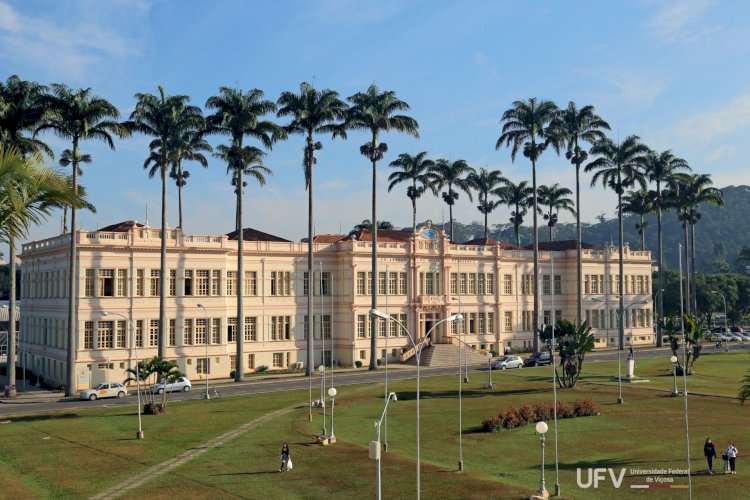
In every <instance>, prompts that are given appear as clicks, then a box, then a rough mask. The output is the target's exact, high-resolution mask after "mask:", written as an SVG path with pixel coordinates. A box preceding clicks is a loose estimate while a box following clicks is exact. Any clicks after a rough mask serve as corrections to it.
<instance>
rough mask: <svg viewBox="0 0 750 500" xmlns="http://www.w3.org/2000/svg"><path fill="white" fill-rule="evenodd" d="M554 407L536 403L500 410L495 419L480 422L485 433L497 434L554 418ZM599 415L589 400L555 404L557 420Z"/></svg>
mask: <svg viewBox="0 0 750 500" xmlns="http://www.w3.org/2000/svg"><path fill="white" fill-rule="evenodd" d="M554 410H555V405H554V404H552V403H550V402H548V401H537V402H536V403H533V404H531V405H528V404H527V405H523V406H521V407H519V408H501V409H500V411H499V412H498V413H497V416H496V417H491V418H488V419H485V420H482V429H483V430H484V431H485V432H499V431H500V430H502V429H515V428H517V427H523V426H524V425H528V424H533V423H536V422H539V421H542V420H545V421H548V420H551V419H552V418H554ZM592 415H599V406H598V405H597V404H596V403H594V401H592V400H590V399H583V400H578V401H573V402H572V403H567V402H563V401H558V402H557V418H558V419H563V418H574V417H588V416H592Z"/></svg>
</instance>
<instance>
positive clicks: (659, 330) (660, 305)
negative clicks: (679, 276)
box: [656, 182, 664, 347]
mask: <svg viewBox="0 0 750 500" xmlns="http://www.w3.org/2000/svg"><path fill="white" fill-rule="evenodd" d="M656 232H657V235H656V239H657V243H656V244H657V246H658V248H657V249H656V260H657V262H658V263H659V289H658V290H657V291H656V295H657V304H656V307H657V310H658V314H657V317H656V322H657V325H656V347H661V346H662V345H663V340H662V336H663V335H664V292H663V291H662V290H664V263H663V261H662V234H661V190H660V185H659V183H658V182H657V183H656Z"/></svg>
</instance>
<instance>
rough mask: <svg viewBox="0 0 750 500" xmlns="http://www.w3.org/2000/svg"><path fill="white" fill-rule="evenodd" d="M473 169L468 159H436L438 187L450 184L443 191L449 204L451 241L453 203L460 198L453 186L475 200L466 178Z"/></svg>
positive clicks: (451, 234) (445, 200)
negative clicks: (446, 189)
mask: <svg viewBox="0 0 750 500" xmlns="http://www.w3.org/2000/svg"><path fill="white" fill-rule="evenodd" d="M473 171H474V169H473V168H471V167H470V166H469V164H468V163H466V160H456V161H453V162H452V161H450V160H445V159H443V158H441V159H439V160H435V168H434V172H435V173H436V174H437V176H438V189H442V188H443V187H444V186H448V191H443V201H444V202H445V203H446V204H447V205H448V218H449V219H450V226H451V232H450V238H451V241H453V205H455V204H456V200H458V192H457V191H454V190H453V186H455V187H456V188H457V189H460V190H461V191H463V192H464V193H466V196H468V197H469V201H474V200H473V199H472V197H471V186H470V185H469V182H468V181H467V180H466V176H468V175H469V174H470V173H471V172H473Z"/></svg>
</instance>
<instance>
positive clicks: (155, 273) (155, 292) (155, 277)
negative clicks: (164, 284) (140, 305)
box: [149, 269, 159, 297]
mask: <svg viewBox="0 0 750 500" xmlns="http://www.w3.org/2000/svg"><path fill="white" fill-rule="evenodd" d="M150 281H151V283H150V285H151V286H150V287H149V288H150V290H149V291H150V295H151V296H152V297H158V296H159V270H158V269H152V270H151V280H150Z"/></svg>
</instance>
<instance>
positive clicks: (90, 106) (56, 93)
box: [35, 83, 129, 396]
mask: <svg viewBox="0 0 750 500" xmlns="http://www.w3.org/2000/svg"><path fill="white" fill-rule="evenodd" d="M45 102H46V105H47V106H48V107H49V111H48V114H47V116H46V118H45V123H44V124H43V125H41V126H40V127H37V129H36V131H35V134H36V133H39V132H41V131H44V130H51V131H52V132H53V133H54V134H55V135H57V136H58V137H60V138H62V139H67V140H70V141H71V142H72V144H73V149H72V150H71V154H70V159H71V167H72V169H73V175H72V183H73V190H74V191H75V192H78V172H79V170H80V167H79V160H80V159H81V158H83V157H85V155H81V153H80V151H79V150H78V144H79V143H80V142H81V141H82V140H86V139H97V140H100V141H103V142H104V143H105V144H107V145H108V146H109V147H110V149H113V150H114V149H115V143H114V141H113V136H117V137H120V138H123V137H128V136H129V132H128V129H127V128H126V127H124V126H123V125H122V124H121V123H119V122H117V121H115V120H116V119H117V118H119V117H120V112H119V111H118V110H117V108H116V107H115V106H114V105H113V104H112V103H111V102H109V101H107V100H106V99H104V98H102V97H99V96H97V95H95V94H94V93H93V91H92V90H91V89H90V88H86V89H78V90H73V89H71V88H70V87H68V86H67V85H64V84H58V83H55V84H53V85H52V94H51V95H49V96H48V97H47V98H46V100H45ZM76 247H77V241H76V207H75V206H71V208H70V257H69V258H70V263H69V269H70V272H69V273H68V279H69V281H68V352H67V363H68V364H67V372H66V378H65V394H66V395H67V396H72V395H73V392H74V387H73V386H74V382H75V345H76V334H77V330H78V325H77V320H76V310H75V300H76V284H77V279H78V276H76V271H75V270H76V269H77V264H76V261H77V259H78V255H77V251H76Z"/></svg>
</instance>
